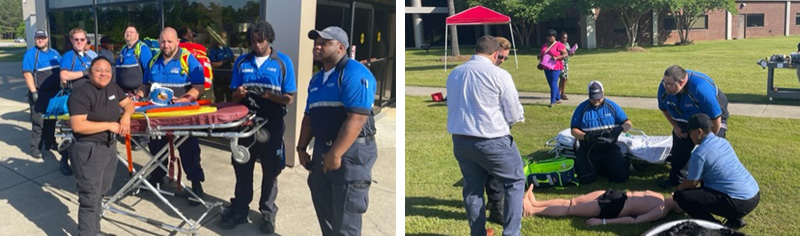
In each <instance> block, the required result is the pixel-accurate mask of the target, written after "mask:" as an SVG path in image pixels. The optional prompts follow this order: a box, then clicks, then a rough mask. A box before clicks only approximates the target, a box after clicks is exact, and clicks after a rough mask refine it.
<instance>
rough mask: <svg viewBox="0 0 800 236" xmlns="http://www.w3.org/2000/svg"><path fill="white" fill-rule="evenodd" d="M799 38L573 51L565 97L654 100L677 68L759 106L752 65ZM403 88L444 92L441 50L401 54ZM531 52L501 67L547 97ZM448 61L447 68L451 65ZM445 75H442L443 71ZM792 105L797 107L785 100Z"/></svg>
mask: <svg viewBox="0 0 800 236" xmlns="http://www.w3.org/2000/svg"><path fill="white" fill-rule="evenodd" d="M798 41H800V36H788V37H771V38H757V39H744V40H717V41H700V42H696V43H695V44H694V45H689V46H672V45H669V46H658V47H648V48H646V49H647V52H626V51H623V50H621V49H592V50H586V49H578V52H577V54H576V55H575V56H573V57H572V58H570V61H569V65H570V72H569V73H570V80H569V82H568V84H567V86H566V87H567V93H579V94H585V93H586V88H585V87H586V84H588V83H589V81H591V80H600V81H602V82H603V84H604V85H605V87H606V93H607V94H608V95H614V96H635V97H655V96H656V91H657V88H658V84H659V82H660V81H661V77H662V75H663V73H664V70H665V69H666V68H667V67H669V66H670V65H673V64H677V65H681V66H683V67H684V68H687V69H690V70H697V71H700V72H703V73H706V74H708V75H709V76H711V78H713V79H714V80H715V81H716V82H717V83H718V84H719V86H720V87H721V88H722V90H723V91H724V92H725V93H726V94H727V95H728V98H729V99H730V100H731V102H747V103H765V102H768V100H767V97H766V87H767V80H766V78H767V71H766V70H763V69H761V67H760V66H758V65H756V64H755V62H756V60H758V59H759V58H764V57H767V56H771V55H773V54H789V53H791V52H794V51H795V50H797V42H798ZM461 52H462V54H465V55H468V54H472V53H474V48H467V47H464V48H461ZM405 53H406V64H405V66H406V85H415V86H433V87H444V85H445V81H446V79H447V73H446V72H444V70H443V68H444V63H443V62H440V61H438V60H439V59H441V58H442V57H443V55H444V51H443V49H442V48H438V49H432V50H430V52H425V50H415V49H410V50H406V52H405ZM535 53H538V51H536V52H535V50H533V49H523V50H520V51H519V52H518V56H519V69H517V68H515V66H514V58H513V53H512V57H511V58H509V60H507V61H506V62H505V63H504V64H503V65H502V67H503V68H504V69H506V70H508V71H509V72H510V73H511V75H512V76H513V77H514V81H515V82H516V85H517V89H519V90H520V91H529V92H548V91H549V88H548V86H547V82H546V80H545V78H544V72H542V71H540V70H537V69H536V64H537V63H538V62H537V60H536V56H535ZM450 63H451V62H448V67H449V68H452V67H450V66H451V65H452V64H450ZM449 71H450V70H448V72H449ZM795 73H796V72H795V71H794V70H788V69H781V70H776V73H775V74H776V75H775V85H776V86H779V87H792V88H798V87H800V83H798V80H797V76H796V74H795ZM790 103H792V104H800V102H794V101H790Z"/></svg>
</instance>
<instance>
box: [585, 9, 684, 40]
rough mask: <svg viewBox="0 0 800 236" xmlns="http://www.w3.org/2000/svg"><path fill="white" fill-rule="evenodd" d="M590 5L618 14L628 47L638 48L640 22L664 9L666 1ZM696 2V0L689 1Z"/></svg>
mask: <svg viewBox="0 0 800 236" xmlns="http://www.w3.org/2000/svg"><path fill="white" fill-rule="evenodd" d="M587 1H589V2H590V4H589V5H591V6H594V7H597V8H600V9H601V10H603V11H612V12H615V13H616V14H617V16H618V17H619V20H620V21H622V24H623V26H624V27H625V33H626V35H627V36H628V44H627V45H628V47H635V46H636V37H637V36H638V35H639V22H640V21H641V20H642V18H643V17H644V16H646V15H649V14H650V13H651V12H652V10H654V9H658V8H661V7H663V1H664V0H587ZM687 1H696V0H687Z"/></svg>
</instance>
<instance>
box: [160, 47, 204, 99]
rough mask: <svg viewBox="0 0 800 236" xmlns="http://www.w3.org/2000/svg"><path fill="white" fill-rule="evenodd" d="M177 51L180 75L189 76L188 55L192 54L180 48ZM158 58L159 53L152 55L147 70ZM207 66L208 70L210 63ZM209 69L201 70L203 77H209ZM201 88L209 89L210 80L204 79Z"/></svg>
mask: <svg viewBox="0 0 800 236" xmlns="http://www.w3.org/2000/svg"><path fill="white" fill-rule="evenodd" d="M179 50H180V54H181V56H180V62H181V72H180V73H181V75H186V74H189V55H192V54H191V53H190V52H189V51H188V50H186V49H184V48H180V49H179ZM159 57H161V52H158V53H157V54H155V55H153V59H150V63H149V64H148V66H147V68H153V64H154V63H155V62H156V60H157V59H158V58H159ZM206 59H208V58H207V57H206ZM198 61H199V60H198ZM207 64H208V65H209V68H210V65H211V63H207ZM209 68H207V67H205V66H203V70H204V75H205V76H208V75H209V73H210V72H209V71H211V69H209ZM203 87H204V88H205V89H206V90H208V89H209V88H211V82H210V79H209V78H208V77H205V82H204V83H203Z"/></svg>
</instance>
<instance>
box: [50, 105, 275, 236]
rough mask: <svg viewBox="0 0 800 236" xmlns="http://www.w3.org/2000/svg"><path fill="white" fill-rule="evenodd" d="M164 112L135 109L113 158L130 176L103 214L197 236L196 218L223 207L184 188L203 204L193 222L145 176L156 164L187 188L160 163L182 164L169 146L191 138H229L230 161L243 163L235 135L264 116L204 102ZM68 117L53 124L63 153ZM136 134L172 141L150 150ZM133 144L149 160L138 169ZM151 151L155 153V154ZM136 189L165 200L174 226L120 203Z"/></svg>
mask: <svg viewBox="0 0 800 236" xmlns="http://www.w3.org/2000/svg"><path fill="white" fill-rule="evenodd" d="M165 113H170V114H171V115H163V114H159V113H149V114H148V113H135V114H134V115H133V116H132V119H131V126H130V127H131V133H130V135H129V136H127V137H125V138H124V140H125V144H126V146H127V148H126V149H127V150H126V151H127V152H119V153H118V154H117V158H119V159H120V160H121V163H123V164H124V165H125V166H126V167H127V168H128V170H129V173H130V175H131V178H130V180H128V181H127V182H126V183H125V185H124V186H123V187H122V188H121V189H119V191H117V192H116V193H115V194H114V195H113V196H112V197H111V198H109V199H108V200H105V201H104V202H103V209H104V210H105V211H104V213H105V212H114V213H118V214H123V215H126V216H130V217H133V218H136V219H138V220H141V221H144V222H146V223H149V224H152V225H155V226H157V227H161V228H164V229H167V230H171V231H177V232H181V233H186V234H191V235H198V230H199V228H200V222H202V221H203V219H204V218H205V217H206V216H208V213H209V212H211V211H212V210H213V209H214V208H216V207H220V206H222V202H214V203H211V202H206V201H204V200H203V199H201V198H199V197H198V196H197V195H196V194H195V193H194V192H192V191H188V190H187V191H184V192H185V193H186V194H183V195H184V196H186V197H187V198H189V199H190V200H192V201H196V202H199V203H200V205H202V206H204V207H205V208H206V210H205V212H204V213H203V214H202V215H201V216H200V217H199V218H198V219H196V220H192V219H189V218H188V217H187V216H185V215H184V214H183V213H182V212H181V211H180V209H178V208H176V207H175V206H174V205H173V204H171V203H170V200H169V199H167V198H166V197H164V195H170V196H175V195H176V194H175V192H168V191H165V190H162V189H161V188H160V186H153V185H152V184H150V183H149V182H148V181H147V177H148V176H149V175H150V173H152V172H153V171H154V170H155V169H156V168H162V169H163V170H164V171H167V173H169V175H168V176H169V179H170V180H171V181H172V182H174V183H175V184H176V185H177V190H178V191H179V192H180V191H182V190H183V189H188V188H187V186H186V184H184V183H183V182H182V181H181V179H180V174H179V175H178V176H177V177H176V176H174V175H173V174H172V173H170V169H171V168H169V167H167V166H165V165H164V164H163V161H165V160H170V161H171V162H175V161H177V162H178V163H180V160H176V158H174V157H170V147H171V146H172V148H177V147H178V146H180V145H181V144H183V143H184V142H185V141H186V140H187V139H188V138H190V137H216V138H225V139H227V140H228V141H229V145H230V150H231V152H232V154H233V155H232V156H233V159H234V161H236V162H239V163H246V162H247V161H248V160H249V159H250V153H249V152H248V149H247V148H248V147H246V146H242V145H239V144H238V139H239V138H246V137H251V136H253V135H254V134H255V133H256V132H257V131H258V130H259V129H260V128H261V127H262V126H264V125H265V124H266V123H267V120H266V119H264V118H261V117H257V116H255V114H252V113H251V112H250V111H249V109H248V108H247V107H245V106H243V105H240V104H238V103H221V104H212V105H211V106H203V107H201V108H200V109H197V110H188V111H170V112H165ZM154 114H158V115H154ZM67 120H68V117H66V118H65V117H64V116H61V117H59V121H58V122H57V126H56V127H57V128H56V136H58V137H61V138H63V141H62V142H61V144H60V145H59V150H62V151H63V150H66V149H67V148H68V147H69V145H71V143H72V142H73V136H72V130H71V129H70V128H69V125H68V124H67ZM135 137H140V139H142V140H147V139H149V138H152V139H161V138H167V139H170V140H171V143H172V144H170V145H164V148H162V149H161V150H155V152H150V150H149V148H148V146H147V145H146V144H144V143H142V142H141V140H140V139H137V138H135ZM131 145H139V146H140V147H143V149H142V151H144V152H145V153H146V154H147V155H148V156H150V160H149V161H148V162H147V163H145V164H144V165H143V166H142V167H141V168H140V169H139V170H134V168H133V166H132V164H133V163H132V162H131V159H130V154H129V153H130V146H131ZM125 153H128V157H127V158H125V157H123V156H122V154H125ZM151 153H156V154H155V155H153V154H151ZM170 166H171V165H170ZM176 166H177V168H176V169H178V170H180V168H181V167H180V165H176ZM179 173H180V172H179ZM139 190H147V191H150V192H152V193H153V194H155V196H156V197H157V198H158V199H159V200H160V201H161V202H163V203H164V204H166V205H167V206H168V208H169V209H170V210H171V211H172V212H174V213H175V215H177V216H178V217H179V218H180V220H181V221H180V222H179V223H178V224H169V223H166V222H162V221H158V220H155V219H151V218H148V217H146V216H143V215H140V214H136V213H134V212H132V211H130V210H128V209H131V208H130V207H129V206H124V205H121V204H120V201H121V200H122V199H123V198H124V197H125V196H126V195H127V194H129V193H132V194H134V195H136V194H138V193H139ZM173 200H174V198H173Z"/></svg>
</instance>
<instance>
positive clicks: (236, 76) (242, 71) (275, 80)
mask: <svg viewBox="0 0 800 236" xmlns="http://www.w3.org/2000/svg"><path fill="white" fill-rule="evenodd" d="M276 54H277V56H278V58H280V59H281V61H283V65H284V69H285V70H286V76H285V77H284V76H283V75H282V74H283V72H282V70H281V66H280V63H279V62H278V61H277V60H274V59H273V58H269V57H268V59H267V60H266V61H265V62H264V63H263V64H261V67H258V66H257V65H256V57H255V55H254V54H253V53H252V52H251V53H248V54H245V55H242V56H240V57H239V58H237V59H236V63H234V65H236V66H237V68H234V70H233V77H232V78H231V89H232V90H235V89H237V88H239V86H242V85H244V86H247V87H262V88H265V89H269V90H272V91H274V92H277V93H296V92H297V82H296V81H295V79H294V64H292V59H291V58H289V56H287V55H286V54H283V53H281V52H277V53H276Z"/></svg>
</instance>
